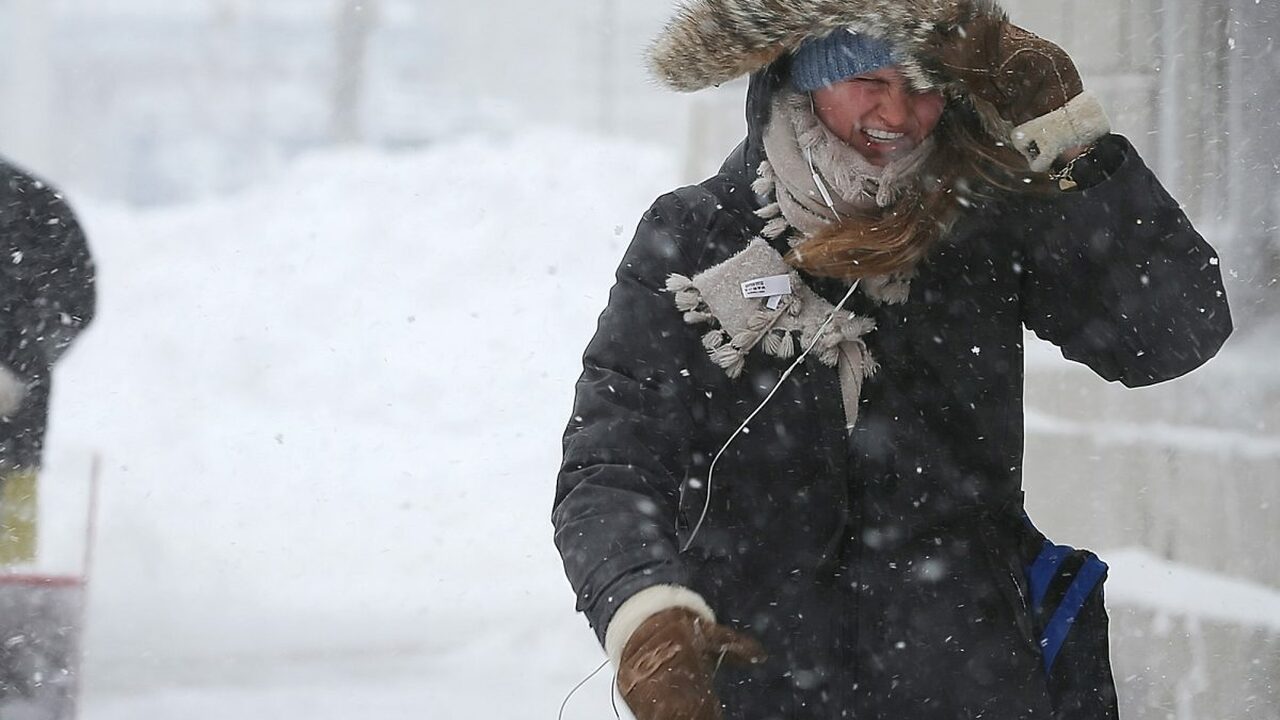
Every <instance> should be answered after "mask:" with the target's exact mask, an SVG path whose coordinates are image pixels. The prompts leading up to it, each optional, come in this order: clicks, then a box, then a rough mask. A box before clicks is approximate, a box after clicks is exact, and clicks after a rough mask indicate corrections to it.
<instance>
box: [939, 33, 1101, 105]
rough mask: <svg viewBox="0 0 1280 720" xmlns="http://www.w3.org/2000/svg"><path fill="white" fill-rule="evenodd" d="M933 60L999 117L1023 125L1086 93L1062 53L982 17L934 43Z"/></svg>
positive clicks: (1032, 35)
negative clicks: (989, 104) (994, 110)
mask: <svg viewBox="0 0 1280 720" xmlns="http://www.w3.org/2000/svg"><path fill="white" fill-rule="evenodd" d="M936 42H937V44H936V51H935V52H936V53H937V60H938V61H939V62H941V64H942V66H943V69H944V70H945V71H946V72H948V73H950V74H951V75H952V76H953V77H955V78H956V79H958V80H960V81H961V82H963V83H964V85H965V87H967V88H968V90H969V92H970V93H972V94H973V95H974V96H976V97H978V98H980V99H982V100H985V101H987V102H989V103H991V105H992V106H994V107H995V109H996V112H997V113H999V114H1000V117H1002V118H1004V119H1005V120H1007V121H1009V122H1010V123H1012V124H1014V125H1021V124H1023V123H1025V122H1028V121H1031V120H1034V119H1035V118H1038V117H1041V116H1042V115H1048V114H1049V113H1051V112H1053V111H1054V110H1057V109H1058V108H1061V107H1062V106H1064V105H1066V104H1067V101H1068V100H1070V99H1072V98H1074V97H1075V96H1077V95H1079V94H1080V93H1082V92H1084V83H1082V82H1081V81H1080V73H1079V72H1078V71H1077V70H1076V66H1075V63H1073V62H1072V61H1071V57H1070V56H1069V55H1067V53H1066V51H1065V50H1063V49H1062V48H1060V47H1058V46H1057V45H1055V44H1053V43H1051V42H1049V41H1048V40H1045V39H1044V38H1042V37H1040V36H1038V35H1035V34H1033V33H1031V32H1028V31H1027V30H1024V29H1022V28H1020V27H1018V26H1017V25H1014V24H1012V23H1010V22H1008V21H1005V20H999V19H997V18H993V17H988V16H980V17H977V18H974V19H971V20H969V21H968V22H966V23H963V24H961V25H957V26H953V27H951V28H948V29H947V30H946V31H943V32H942V33H940V34H939V35H938V36H937V38H936Z"/></svg>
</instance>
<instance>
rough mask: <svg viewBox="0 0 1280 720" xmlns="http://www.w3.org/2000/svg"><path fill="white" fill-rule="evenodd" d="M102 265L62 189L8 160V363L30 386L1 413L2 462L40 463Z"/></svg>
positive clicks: (2, 316) (4, 346) (4, 244)
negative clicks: (58, 385)
mask: <svg viewBox="0 0 1280 720" xmlns="http://www.w3.org/2000/svg"><path fill="white" fill-rule="evenodd" d="M94 301H95V297H94V265H93V260H92V259H91V258H90V256H89V248H88V246H87V245H86V243H85V236H84V233H83V232H82V231H81V229H80V225H79V224H78V223H77V222H76V218H75V215H74V214H73V213H72V211H71V208H70V206H68V205H67V203H66V201H65V200H64V199H63V197H62V195H61V194H59V193H58V191H57V190H56V189H54V188H53V187H51V186H50V185H48V184H46V183H45V182H43V181H41V180H38V179H36V178H34V177H32V176H31V175H28V174H27V173H25V172H23V171H22V170H19V169H18V168H15V167H14V166H12V165H10V164H8V163H6V162H3V161H0V365H2V366H3V367H4V369H5V370H6V371H7V372H9V373H12V375H14V376H16V377H17V378H18V380H19V381H20V382H21V383H22V385H23V386H24V387H25V393H24V397H23V398H22V400H21V403H20V405H19V406H18V408H17V410H16V412H14V413H13V414H11V415H6V416H2V417H0V470H2V471H10V470H14V469H19V470H30V469H33V468H35V467H38V466H39V464H40V453H41V449H42V447H43V443H44V433H45V426H46V423H47V419H48V410H49V392H50V388H51V378H50V371H51V369H52V368H53V365H54V363H55V362H57V360H58V359H59V358H60V357H61V356H62V354H63V353H64V352H65V351H66V349H67V348H68V346H70V345H71V342H72V340H74V339H75V337H76V335H77V334H78V333H79V332H80V331H81V330H82V329H84V327H85V326H86V325H88V324H89V322H90V320H92V319H93V313H94Z"/></svg>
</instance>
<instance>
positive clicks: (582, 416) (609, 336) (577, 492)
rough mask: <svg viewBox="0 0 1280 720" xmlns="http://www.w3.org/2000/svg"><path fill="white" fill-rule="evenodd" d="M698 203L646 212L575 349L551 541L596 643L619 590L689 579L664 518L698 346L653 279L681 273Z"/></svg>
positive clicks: (682, 464) (685, 438)
mask: <svg viewBox="0 0 1280 720" xmlns="http://www.w3.org/2000/svg"><path fill="white" fill-rule="evenodd" d="M702 204H703V202H702V199H701V198H698V197H696V196H694V197H690V195H689V194H687V193H679V194H669V195H665V196H663V197H662V198H659V200H658V201H657V202H656V203H655V204H654V205H653V207H652V208H651V209H650V210H649V211H648V212H647V213H646V214H645V216H644V218H643V220H642V221H641V223H640V225H639V227H638V229H637V230H636V235H635V239H634V240H633V241H632V243H631V245H630V247H629V248H628V250H627V252H626V254H625V256H624V257H623V260H622V263H621V265H620V266H619V268H618V271H617V279H616V283H615V285H614V286H613V289H612V290H611V291H610V294H609V301H608V306H607V307H606V308H605V310H604V312H603V314H602V315H601V316H600V321H599V325H598V328H597V330H596V334H595V336H594V338H592V340H591V342H590V344H589V345H588V346H587V349H586V352H585V354H584V356H583V373H582V376H581V378H580V379H579V380H578V383H577V393H576V397H575V401H574V408H573V416H572V418H571V419H570V421H569V425H568V428H567V429H566V431H565V434H564V459H563V464H562V466H561V469H560V473H559V478H558V481H557V487H556V495H555V506H554V509H553V512H552V521H553V523H554V526H555V541H556V546H557V548H558V549H559V551H560V554H561V557H562V559H563V561H564V569H565V574H566V575H567V576H568V578H569V582H570V584H571V585H572V586H573V589H574V591H575V592H576V593H577V598H578V602H577V607H578V610H580V611H582V612H584V613H585V614H586V615H587V619H588V620H589V621H590V623H591V626H592V628H593V629H594V630H595V632H596V634H597V636H598V637H599V638H600V642H601V643H602V644H603V643H604V637H605V631H606V629H607V628H608V625H609V621H610V619H611V618H612V617H613V614H614V612H615V611H616V610H617V608H618V607H619V606H620V605H621V604H622V603H623V602H624V601H625V600H627V599H628V598H629V597H631V596H632V595H634V594H635V593H637V592H639V591H640V590H643V589H645V588H647V587H650V586H653V585H658V584H671V585H682V586H687V585H688V582H687V581H688V577H687V572H686V569H685V567H684V565H683V562H682V558H681V556H680V553H679V547H678V545H677V539H676V529H675V528H676V516H677V512H678V506H679V495H680V488H681V484H682V483H683V481H684V477H685V473H686V472H687V468H688V467H689V465H690V453H691V450H690V448H691V445H692V443H693V441H694V434H695V433H696V432H697V428H696V427H695V422H694V417H693V412H692V408H693V407H694V406H695V405H696V403H697V402H698V400H700V399H702V398H703V396H702V394H701V392H700V391H697V390H696V388H694V386H693V384H692V381H691V380H690V378H689V374H690V373H689V368H690V367H692V365H691V364H690V363H691V362H693V361H695V360H698V358H693V357H691V354H692V353H695V352H698V351H699V350H700V348H701V346H700V344H699V343H698V341H697V333H695V332H693V331H692V330H691V329H690V328H689V326H688V325H686V324H684V321H683V318H682V315H681V313H680V312H678V311H677V310H676V308H675V306H674V304H673V302H672V296H671V295H670V294H669V293H667V292H665V290H664V288H665V283H666V278H667V276H668V275H669V274H671V273H681V274H689V272H690V267H689V263H688V262H687V260H686V257H685V254H686V253H685V247H684V246H685V245H686V243H687V241H688V239H689V238H693V237H696V236H697V234H698V233H699V232H700V229H701V227H702V226H703V225H704V223H703V222H702V221H701V220H699V219H698V217H697V216H699V215H702V214H703V213H700V212H695V211H694V210H693V209H692V207H691V206H700V205H702ZM701 361H702V362H706V358H705V356H704V357H702V358H701Z"/></svg>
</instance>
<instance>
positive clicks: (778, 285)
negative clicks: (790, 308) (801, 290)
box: [742, 275, 791, 298]
mask: <svg viewBox="0 0 1280 720" xmlns="http://www.w3.org/2000/svg"><path fill="white" fill-rule="evenodd" d="M790 294H791V276H790V275H770V276H769V277H762V278H756V279H755V280H747V281H746V282H744V283H742V297H744V298H762V297H773V296H775V295H790Z"/></svg>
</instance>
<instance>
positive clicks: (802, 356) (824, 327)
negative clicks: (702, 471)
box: [680, 208, 862, 553]
mask: <svg viewBox="0 0 1280 720" xmlns="http://www.w3.org/2000/svg"><path fill="white" fill-rule="evenodd" d="M833 209H834V208H833ZM860 282H862V280H861V279H859V280H855V281H853V285H850V286H849V292H847V293H845V294H844V297H843V298H841V299H840V302H839V303H837V304H836V306H835V307H834V308H833V309H832V310H831V312H830V313H828V314H827V319H826V320H823V321H822V325H821V326H819V327H818V332H816V333H814V335H813V339H812V340H810V341H809V345H808V347H806V348H805V349H804V351H803V352H801V353H800V355H799V357H797V358H796V359H795V362H793V363H791V367H789V368H787V369H786V371H785V372H783V373H782V377H780V378H778V382H777V383H775V384H774V386H773V389H772V390H770V391H769V394H768V395H766V396H765V398H764V400H762V401H761V402H760V405H759V406H758V407H756V409H755V410H753V411H751V414H750V415H748V416H747V419H746V420H743V421H742V424H741V425H739V426H738V429H737V430H734V431H733V434H732V435H730V436H729V439H728V440H725V441H724V445H722V446H720V451H719V452H717V453H716V456H715V457H714V458H712V460H711V467H709V468H707V497H706V499H705V500H704V501H703V503H702V515H700V516H699V517H698V522H697V524H696V525H694V526H693V533H692V534H690V535H689V539H688V540H686V541H685V543H684V547H682V548H680V552H682V553H683V552H686V551H688V550H689V548H690V547H691V546H692V545H693V540H694V538H696V537H698V531H699V530H701V529H702V523H703V521H704V520H706V519H707V511H708V510H710V509H711V479H712V476H713V475H714V474H715V471H716V463H718V462H720V457H721V456H722V455H724V451H725V450H728V449H729V443H731V442H733V441H734V438H736V437H738V435H740V434H741V433H742V431H743V430H744V429H745V428H746V427H747V425H749V424H750V423H751V421H752V420H754V419H755V417H756V415H759V414H760V411H761V410H763V409H764V406H765V405H768V404H769V401H770V400H772V399H773V396H774V395H776V394H777V393H778V388H780V387H782V383H784V382H786V380H787V378H788V377H790V376H791V372H792V371H793V370H795V369H796V367H797V366H799V365H800V363H801V362H802V361H803V360H804V359H805V357H806V356H808V354H809V351H810V350H812V349H813V348H814V346H815V345H817V344H818V340H819V339H821V338H822V334H823V333H824V332H826V331H827V327H829V326H830V325H831V321H832V320H833V319H834V318H835V316H836V313H838V312H840V311H841V310H843V309H844V304H845V303H846V302H848V301H849V298H850V297H852V296H853V291H854V290H857V289H858V284H859V283H860Z"/></svg>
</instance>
